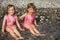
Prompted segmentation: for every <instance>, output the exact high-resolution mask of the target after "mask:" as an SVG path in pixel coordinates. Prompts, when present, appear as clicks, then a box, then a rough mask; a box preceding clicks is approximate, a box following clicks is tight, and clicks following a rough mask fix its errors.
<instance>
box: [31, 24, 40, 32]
mask: <svg viewBox="0 0 60 40" xmlns="http://www.w3.org/2000/svg"><path fill="white" fill-rule="evenodd" d="M31 26H32V28H33V30H34V31H35V32H36V33H40V32H39V31H38V30H37V29H36V27H35V26H34V25H31Z"/></svg>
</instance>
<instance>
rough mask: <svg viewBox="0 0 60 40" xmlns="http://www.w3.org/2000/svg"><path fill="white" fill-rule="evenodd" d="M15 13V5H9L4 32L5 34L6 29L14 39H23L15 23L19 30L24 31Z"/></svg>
mask: <svg viewBox="0 0 60 40" xmlns="http://www.w3.org/2000/svg"><path fill="white" fill-rule="evenodd" d="M14 13H15V7H14V6H13V5H8V7H7V14H6V15H5V16H4V20H3V25H2V32H3V33H4V34H5V32H4V29H5V28H6V31H7V32H9V33H10V35H11V36H12V37H13V38H15V39H23V37H22V36H21V35H20V33H19V32H18V31H17V29H16V25H14V23H16V24H17V26H18V28H19V29H20V30H23V29H21V27H20V25H19V23H18V20H17V16H15V15H14ZM17 36H18V37H17Z"/></svg>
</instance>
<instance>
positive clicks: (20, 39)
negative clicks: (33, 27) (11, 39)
mask: <svg viewBox="0 0 60 40" xmlns="http://www.w3.org/2000/svg"><path fill="white" fill-rule="evenodd" d="M23 39H24V38H23V37H19V38H16V40H23Z"/></svg>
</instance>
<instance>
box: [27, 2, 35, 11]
mask: <svg viewBox="0 0 60 40" xmlns="http://www.w3.org/2000/svg"><path fill="white" fill-rule="evenodd" d="M31 7H32V8H33V9H34V10H35V8H36V7H35V5H34V3H29V4H28V5H27V9H29V8H31ZM27 11H28V10H27Z"/></svg>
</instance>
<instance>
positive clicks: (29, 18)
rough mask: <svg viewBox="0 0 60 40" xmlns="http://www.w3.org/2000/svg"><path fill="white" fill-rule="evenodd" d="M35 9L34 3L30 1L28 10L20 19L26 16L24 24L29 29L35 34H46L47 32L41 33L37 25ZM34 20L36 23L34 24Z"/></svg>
mask: <svg viewBox="0 0 60 40" xmlns="http://www.w3.org/2000/svg"><path fill="white" fill-rule="evenodd" d="M34 11H35V6H34V4H33V3H29V4H28V5H27V12H26V13H25V14H23V15H22V16H20V17H19V19H22V18H25V20H24V23H23V26H24V27H25V28H26V29H28V30H29V31H30V32H31V33H32V34H33V35H35V36H45V34H41V33H40V32H39V31H38V30H37V28H36V27H35V26H37V24H36V20H35V18H34ZM33 22H34V24H33Z"/></svg>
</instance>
